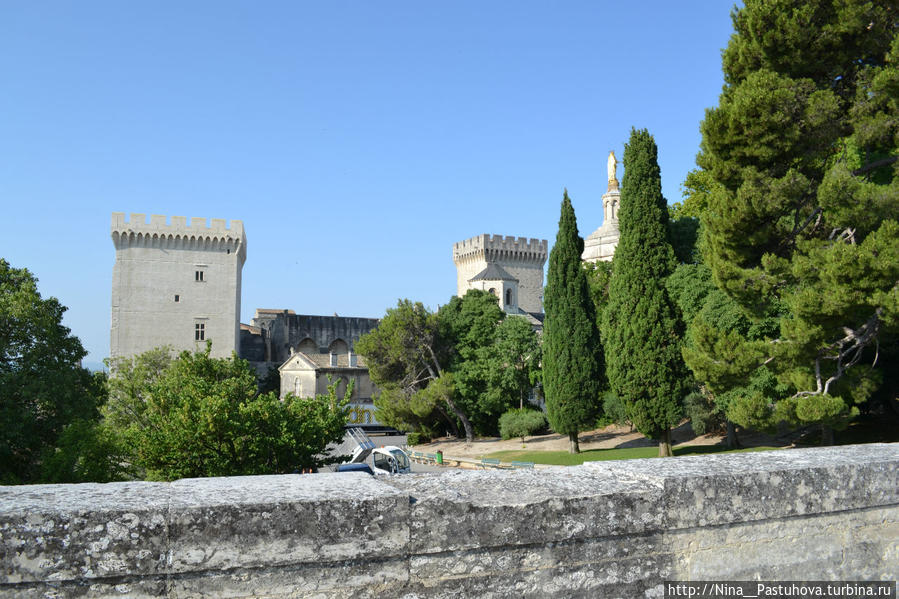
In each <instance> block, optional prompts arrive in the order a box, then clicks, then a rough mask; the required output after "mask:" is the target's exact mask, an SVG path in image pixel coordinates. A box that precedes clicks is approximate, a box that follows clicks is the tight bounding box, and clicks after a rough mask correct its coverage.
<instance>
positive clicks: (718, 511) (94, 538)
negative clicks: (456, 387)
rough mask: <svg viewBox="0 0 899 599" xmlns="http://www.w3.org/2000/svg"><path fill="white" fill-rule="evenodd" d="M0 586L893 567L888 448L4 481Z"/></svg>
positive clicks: (523, 589)
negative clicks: (568, 463)
mask: <svg viewBox="0 0 899 599" xmlns="http://www.w3.org/2000/svg"><path fill="white" fill-rule="evenodd" d="M0 538H2V540H3V545H2V546H3V551H2V553H0V563H2V569H0V595H4V596H16V597H45V596H50V595H54V594H58V595H60V596H80V597H109V596H128V597H257V596H266V597H317V598H318V597H320V598H331V597H341V598H342V597H388V598H389V597H396V598H400V597H403V598H406V599H414V598H424V597H474V596H477V597H479V599H480V598H492V597H496V598H499V597H510V596H514V597H546V596H556V597H604V596H610V597H643V596H646V597H650V596H652V597H661V596H663V592H662V583H663V581H666V580H735V579H742V580H846V579H855V580H863V579H868V580H875V579H879V580H896V579H897V578H899V444H872V445H856V446H845V447H836V448H823V449H801V450H784V451H777V452H762V453H751V454H731V455H716V456H696V457H683V458H671V459H652V460H630V461H622V462H611V463H610V462H595V463H588V464H587V465H584V466H580V467H574V468H561V467H559V468H549V469H542V470H536V471H535V470H531V471H524V470H522V471H455V470H448V471H447V472H444V473H437V474H413V475H405V476H393V477H385V478H379V479H375V478H372V477H370V476H368V475H365V474H358V473H346V474H320V475H311V476H310V475H306V476H256V477H238V478H219V479H194V480H181V481H176V482H173V483H140V482H138V483H113V484H108V485H37V486H23V487H0Z"/></svg>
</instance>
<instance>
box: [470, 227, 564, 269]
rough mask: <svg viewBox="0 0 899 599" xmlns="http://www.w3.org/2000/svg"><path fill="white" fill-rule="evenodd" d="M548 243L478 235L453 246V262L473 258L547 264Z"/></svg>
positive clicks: (539, 240) (542, 240)
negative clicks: (529, 261) (530, 261)
mask: <svg viewBox="0 0 899 599" xmlns="http://www.w3.org/2000/svg"><path fill="white" fill-rule="evenodd" d="M547 253H548V242H547V241H546V240H545V239H528V238H527V237H513V236H511V235H508V236H505V237H504V236H502V235H488V234H487V233H484V234H482V235H476V236H475V237H471V238H470V239H466V240H464V241H459V242H457V243H454V244H453V261H454V262H459V261H460V260H464V259H467V258H471V257H485V258H487V259H491V260H500V259H514V260H532V261H535V262H540V263H541V264H542V263H543V262H546V256H547Z"/></svg>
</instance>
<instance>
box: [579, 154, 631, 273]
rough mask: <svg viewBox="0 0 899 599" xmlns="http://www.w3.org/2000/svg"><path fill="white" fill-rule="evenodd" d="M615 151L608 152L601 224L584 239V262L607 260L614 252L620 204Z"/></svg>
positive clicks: (616, 244)
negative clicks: (607, 179)
mask: <svg viewBox="0 0 899 599" xmlns="http://www.w3.org/2000/svg"><path fill="white" fill-rule="evenodd" d="M617 166H618V161H617V160H616V159H615V153H614V152H609V164H608V168H609V187H608V189H607V190H606V192H605V193H604V194H603V196H602V226H601V227H599V228H598V229H597V230H595V231H593V233H591V234H590V235H589V236H588V237H587V239H585V240H584V253H583V254H581V259H582V260H583V261H584V262H599V261H600V260H602V261H603V262H608V261H610V260H611V259H612V256H613V255H614V254H615V248H616V247H618V239H619V237H620V236H621V233H620V232H619V230H618V208H619V207H620V206H621V191H620V190H619V188H618V176H617V174H616V167H617Z"/></svg>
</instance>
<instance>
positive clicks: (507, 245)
mask: <svg viewBox="0 0 899 599" xmlns="http://www.w3.org/2000/svg"><path fill="white" fill-rule="evenodd" d="M547 246H548V244H547V241H546V240H545V239H527V238H525V237H517V238H516V237H503V236H501V235H487V234H483V235H478V236H476V237H472V238H470V239H466V240H465V241H460V242H458V243H454V244H453V262H454V263H455V264H456V294H457V295H458V296H459V297H462V296H463V295H465V293H466V292H467V291H468V290H469V289H481V290H483V291H489V292H490V293H493V294H494V295H495V296H496V297H497V300H498V301H499V306H500V308H502V309H503V310H504V311H505V312H506V313H508V314H519V315H522V316H525V317H526V318H528V319H529V320H530V321H531V322H532V324H535V325H539V324H540V323H542V322H543V265H544V264H545V263H546V256H547Z"/></svg>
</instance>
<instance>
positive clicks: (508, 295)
mask: <svg viewBox="0 0 899 599" xmlns="http://www.w3.org/2000/svg"><path fill="white" fill-rule="evenodd" d="M506 305H507V306H511V305H512V290H511V289H506Z"/></svg>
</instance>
